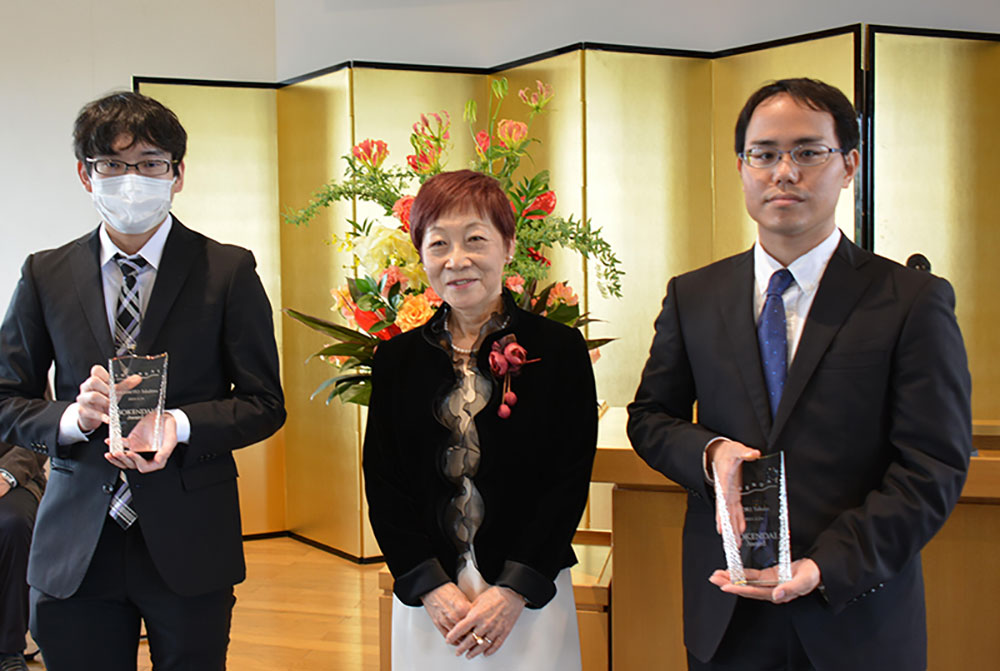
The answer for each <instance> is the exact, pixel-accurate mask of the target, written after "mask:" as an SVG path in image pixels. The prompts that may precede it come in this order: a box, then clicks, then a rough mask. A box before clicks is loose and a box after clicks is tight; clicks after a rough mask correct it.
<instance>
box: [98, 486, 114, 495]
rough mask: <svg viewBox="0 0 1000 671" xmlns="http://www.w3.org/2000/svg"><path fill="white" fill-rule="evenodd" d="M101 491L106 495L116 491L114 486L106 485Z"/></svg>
mask: <svg viewBox="0 0 1000 671" xmlns="http://www.w3.org/2000/svg"><path fill="white" fill-rule="evenodd" d="M101 491H103V492H104V493H105V494H110V493H112V492H113V491H115V488H114V486H113V485H108V484H105V485H103V486H102V487H101Z"/></svg>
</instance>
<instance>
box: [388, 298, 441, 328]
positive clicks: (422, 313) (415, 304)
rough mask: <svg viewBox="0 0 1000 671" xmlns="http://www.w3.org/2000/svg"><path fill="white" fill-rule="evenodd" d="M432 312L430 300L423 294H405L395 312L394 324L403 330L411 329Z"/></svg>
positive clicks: (421, 323)
mask: <svg viewBox="0 0 1000 671" xmlns="http://www.w3.org/2000/svg"><path fill="white" fill-rule="evenodd" d="M433 314H434V308H433V307H431V302H430V301H429V300H427V296H426V295H425V294H420V295H419V296H407V297H406V299H405V300H404V301H403V304H402V305H401V306H400V307H399V311H398V312H397V313H396V324H398V325H399V328H400V329H402V330H403V331H411V330H413V329H415V328H417V327H418V326H423V325H424V323H425V322H426V321H427V320H428V319H430V318H431V316H432V315H433Z"/></svg>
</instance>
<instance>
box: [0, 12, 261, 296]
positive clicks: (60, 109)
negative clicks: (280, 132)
mask: <svg viewBox="0 0 1000 671" xmlns="http://www.w3.org/2000/svg"><path fill="white" fill-rule="evenodd" d="M133 74H136V75H147V76H161V77H199V78H212V79H239V80H255V81H274V79H275V37H274V2H273V0H171V1H170V2H151V1H150V0H0V202H2V203H3V215H2V217H0V230H2V236H3V237H2V242H0V310H2V311H4V312H5V311H6V305H7V302H8V300H9V298H10V295H11V292H12V291H13V289H14V285H15V284H16V282H17V278H18V276H19V273H20V266H21V263H22V262H23V261H24V257H25V256H26V255H27V254H29V253H30V252H32V251H36V250H39V249H45V248H48V247H53V246H57V245H59V244H62V243H64V242H67V241H69V240H71V239H72V238H75V237H78V236H79V235H82V234H83V233H84V232H85V231H86V230H88V229H89V228H90V227H92V226H93V225H96V222H97V217H96V215H95V214H94V209H93V206H92V205H91V201H90V197H89V194H87V193H86V192H85V191H84V190H83V188H82V187H81V186H80V183H79V181H78V180H77V178H76V174H75V159H74V158H73V150H72V144H71V141H72V139H71V138H72V129H73V120H74V119H75V118H76V114H77V112H78V111H79V109H80V107H81V106H82V105H83V104H85V103H86V102H88V101H90V100H92V99H94V98H97V97H99V96H101V95H103V94H105V93H107V92H109V91H112V90H116V89H130V88H131V85H132V75H133Z"/></svg>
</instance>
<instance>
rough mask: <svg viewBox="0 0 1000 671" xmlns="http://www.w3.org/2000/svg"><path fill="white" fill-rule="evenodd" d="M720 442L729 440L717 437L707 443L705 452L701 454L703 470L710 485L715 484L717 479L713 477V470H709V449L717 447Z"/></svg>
mask: <svg viewBox="0 0 1000 671" xmlns="http://www.w3.org/2000/svg"><path fill="white" fill-rule="evenodd" d="M720 440H728V438H723V437H722V436H716V437H715V438H713V439H712V440H710V441H708V442H707V443H705V451H704V452H702V453H701V469H702V470H703V471H704V472H705V482H707V483H708V484H710V485H714V484H715V478H713V477H712V469H710V468H709V466H711V464H709V463H708V448H710V447H712V445H715V444H716V443H717V442H719V441H720Z"/></svg>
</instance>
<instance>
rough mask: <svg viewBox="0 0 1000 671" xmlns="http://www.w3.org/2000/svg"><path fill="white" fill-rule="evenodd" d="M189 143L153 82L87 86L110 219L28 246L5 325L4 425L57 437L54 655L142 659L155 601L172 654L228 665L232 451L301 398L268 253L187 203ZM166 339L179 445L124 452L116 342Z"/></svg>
mask: <svg viewBox="0 0 1000 671" xmlns="http://www.w3.org/2000/svg"><path fill="white" fill-rule="evenodd" d="M186 144H187V134H186V132H185V131H184V128H183V127H182V126H181V124H180V122H179V121H178V119H177V117H176V116H175V115H174V114H173V112H171V111H170V110H169V109H167V108H166V107H164V106H163V105H161V104H160V103H158V102H157V101H155V100H152V99H151V98H147V97H145V96H142V95H139V94H135V93H116V94H113V95H110V96H107V97H105V98H102V99H100V100H97V101H95V102H92V103H90V104H88V105H86V106H85V107H84V108H83V109H82V110H81V112H80V115H79V117H78V118H77V120H76V125H75V128H74V147H75V152H76V157H77V173H78V175H79V178H80V181H81V183H82V184H83V187H84V189H86V191H88V192H89V193H90V194H91V195H92V197H93V201H94V205H95V207H96V209H97V212H98V213H99V215H100V218H101V224H100V225H99V226H98V228H97V229H95V230H92V231H90V232H89V233H87V234H86V235H84V236H83V237H81V238H78V239H77V240H74V241H72V242H70V243H68V244H66V245H64V246H62V247H60V248H58V249H54V250H48V251H43V252H38V253H36V254H32V255H31V256H29V257H28V259H27V261H25V263H24V266H23V268H22V271H21V279H20V281H19V282H18V285H17V288H16V289H15V292H14V296H13V298H12V299H11V303H10V306H9V308H8V311H7V316H6V317H5V319H4V322H3V325H2V326H0V440H3V441H6V442H9V443H12V444H18V445H24V446H27V447H30V448H32V449H34V450H36V451H39V452H46V453H47V454H48V455H49V456H50V457H51V466H52V473H51V477H50V481H49V487H48V490H47V492H46V496H45V497H44V499H43V500H42V502H41V505H40V507H39V511H38V516H37V519H36V522H35V531H34V538H33V541H32V549H31V557H30V560H29V566H28V582H29V584H30V585H31V607H32V608H31V611H32V612H31V616H32V617H31V620H32V634H33V635H34V637H35V640H36V641H37V642H38V644H39V645H40V646H41V648H42V654H43V656H44V658H45V663H46V665H47V668H48V669H50V671H63V670H72V671H80V670H81V669H101V670H102V671H105V670H118V669H121V670H123V671H124V670H129V671H134V669H135V668H136V658H137V646H138V636H139V627H140V619H141V620H142V621H144V622H145V625H146V630H147V632H148V634H149V646H150V654H151V657H152V660H153V667H154V669H156V670H157V671H169V670H175V669H178V670H179V669H199V670H201V669H206V670H207V669H224V668H225V664H226V648H227V645H228V640H229V625H230V619H231V614H232V607H233V604H234V601H235V599H234V595H233V585H234V584H236V583H238V582H240V581H242V580H243V578H244V576H245V566H244V561H243V550H242V540H241V528H240V514H239V500H238V495H237V489H236V465H235V462H234V460H233V455H232V451H233V450H234V449H237V448H240V447H244V446H246V445H250V444H252V443H255V442H258V441H260V440H263V439H264V438H266V437H268V436H269V435H271V434H272V433H274V432H275V431H276V430H277V429H278V428H279V427H280V426H281V424H282V423H283V422H284V418H285V410H284V399H283V396H282V392H281V387H280V383H279V377H278V358H277V348H276V346H275V341H274V335H273V325H272V319H271V307H270V304H269V303H268V299H267V296H266V295H265V294H264V290H263V287H262V285H261V282H260V279H259V278H258V276H257V273H256V271H255V261H254V258H253V255H252V254H251V253H250V252H249V251H247V250H245V249H241V248H239V247H235V246H232V245H223V244H220V243H218V242H215V241H214V240H211V239H209V238H206V237H205V236H203V235H201V234H199V233H196V232H194V231H192V230H191V229H188V228H186V227H185V226H184V225H183V224H181V222H180V221H179V220H178V219H177V218H176V217H174V216H173V215H172V214H171V213H170V207H171V201H172V198H173V195H174V194H175V193H177V192H179V191H180V190H181V188H182V186H183V184H184V162H183V159H184V153H185V149H186ZM163 352H166V353H167V354H168V355H169V375H168V381H167V390H166V408H167V414H166V418H165V422H164V428H163V446H162V449H160V450H159V451H158V452H156V453H154V454H152V455H150V454H148V453H145V454H144V453H139V452H136V451H131V452H129V451H126V452H125V453H124V454H121V455H119V456H112V455H111V454H110V453H109V452H108V448H107V445H106V439H107V437H108V426H107V425H108V421H109V418H108V413H109V402H108V392H109V388H108V384H109V380H108V373H107V370H106V367H107V364H108V360H109V358H111V357H114V356H118V355H121V354H125V353H135V354H160V353H163ZM53 364H54V365H55V390H56V394H55V396H56V400H55V401H47V400H45V399H44V398H43V394H44V391H45V386H46V382H47V377H48V372H49V369H50V367H51V366H52V365H53ZM146 457H151V458H146Z"/></svg>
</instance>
